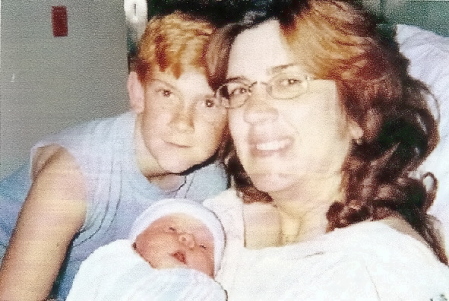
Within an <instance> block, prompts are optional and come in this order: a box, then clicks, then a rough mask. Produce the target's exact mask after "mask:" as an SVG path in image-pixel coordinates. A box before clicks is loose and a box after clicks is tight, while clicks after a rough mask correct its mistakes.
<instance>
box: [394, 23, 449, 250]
mask: <svg viewBox="0 0 449 301" xmlns="http://www.w3.org/2000/svg"><path fill="white" fill-rule="evenodd" d="M396 40H397V42H398V43H399V48H400V51H401V52H402V54H403V55H405V56H406V57H407V58H408V59H409V60H410V66H409V73H410V75H412V76H413V77H414V78H416V79H419V80H421V81H422V82H424V83H425V84H426V85H427V86H428V87H429V89H430V91H431V92H432V93H433V95H434V96H435V98H436V100H437V103H435V102H434V101H431V102H430V105H431V107H432V108H435V106H436V105H437V106H439V116H436V118H437V119H439V130H440V137H441V140H440V142H439V144H438V145H437V147H436V149H435V150H434V151H433V152H432V153H431V154H430V156H429V157H428V158H427V159H426V161H425V162H424V163H423V164H422V165H421V167H420V170H421V171H423V172H426V171H431V172H432V173H433V174H434V175H435V176H436V177H437V179H438V183H439V185H438V191H437V196H436V199H435V202H434V204H433V205H432V207H431V208H430V210H429V213H430V214H432V215H433V216H435V217H437V218H438V219H439V220H440V221H441V222H442V224H443V225H442V226H443V231H444V235H445V237H446V239H445V240H446V251H447V253H448V255H449V37H443V36H439V35H437V34H435V33H433V32H431V31H427V30H423V29H421V28H418V27H415V26H409V25H397V26H396ZM434 112H435V111H434Z"/></svg>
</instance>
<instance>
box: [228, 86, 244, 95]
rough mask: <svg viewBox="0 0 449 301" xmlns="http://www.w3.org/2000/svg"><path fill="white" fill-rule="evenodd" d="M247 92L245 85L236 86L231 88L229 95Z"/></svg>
mask: <svg viewBox="0 0 449 301" xmlns="http://www.w3.org/2000/svg"><path fill="white" fill-rule="evenodd" d="M246 93H248V88H246V87H238V88H234V89H232V91H231V93H229V95H231V96H239V95H242V94H246Z"/></svg>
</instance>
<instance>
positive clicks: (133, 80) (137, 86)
mask: <svg viewBox="0 0 449 301" xmlns="http://www.w3.org/2000/svg"><path fill="white" fill-rule="evenodd" d="M126 87H127V88H128V95H129V104H130V105H131V109H132V110H133V111H134V112H135V113H137V114H139V113H142V111H143V109H144V108H145V89H144V87H143V85H142V83H141V82H140V80H139V77H138V76H137V73H136V72H134V71H131V72H130V73H129V75H128V82H127V84H126Z"/></svg>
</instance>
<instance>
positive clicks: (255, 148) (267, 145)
mask: <svg viewBox="0 0 449 301" xmlns="http://www.w3.org/2000/svg"><path fill="white" fill-rule="evenodd" d="M292 143H293V141H292V139H289V138H283V139H273V140H263V141H262V140H259V141H254V142H252V143H251V152H252V154H253V155H254V156H257V157H267V156H271V155H274V154H281V153H283V152H285V151H287V150H288V149H289V147H290V146H291V145H292Z"/></svg>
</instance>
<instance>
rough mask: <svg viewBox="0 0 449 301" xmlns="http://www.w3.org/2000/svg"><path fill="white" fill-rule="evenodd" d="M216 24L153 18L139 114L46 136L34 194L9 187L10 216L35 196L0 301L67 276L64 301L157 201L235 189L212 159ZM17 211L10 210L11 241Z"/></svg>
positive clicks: (4, 273) (13, 244)
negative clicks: (85, 264) (210, 61)
mask: <svg viewBox="0 0 449 301" xmlns="http://www.w3.org/2000/svg"><path fill="white" fill-rule="evenodd" d="M214 30H215V27H214V26H213V25H212V24H211V23H210V22H207V21H205V20H202V19H199V18H196V17H193V16H189V15H186V14H182V13H179V12H175V13H173V14H170V15H168V16H164V17H155V18H154V19H152V20H151V21H150V22H149V24H148V26H147V30H146V31H145V33H144V35H143V37H142V39H141V41H140V44H139V50H138V57H137V62H136V66H135V72H134V71H133V72H131V73H130V75H129V79H128V92H129V96H130V104H131V108H132V112H128V113H126V114H123V115H121V116H118V117H116V118H110V119H105V120H99V121H94V122H91V123H88V124H84V125H81V126H79V127H76V128H74V129H69V130H67V131H64V132H63V133H61V134H59V135H56V136H53V137H50V138H47V139H45V140H43V141H41V142H39V143H38V144H37V145H36V146H35V147H34V149H33V151H32V170H31V177H32V183H31V188H30V190H29V192H28V196H26V194H24V193H26V192H27V188H28V187H29V185H30V184H26V182H25V183H23V182H20V181H18V180H17V179H18V178H17V177H16V178H15V181H14V180H11V179H7V180H5V181H4V182H3V183H2V187H1V191H2V192H3V193H4V195H3V196H2V199H1V202H2V204H1V207H2V215H3V214H7V213H8V212H16V210H18V208H20V206H21V205H22V202H23V199H25V197H26V200H25V202H24V204H23V208H22V210H21V212H20V215H19V218H18V221H17V226H16V228H15V230H14V233H13V235H12V237H11V240H10V242H9V246H8V249H7V252H6V254H5V256H4V258H3V262H2V266H1V270H0V299H1V300H43V299H45V298H47V296H48V294H49V293H50V290H51V289H52V285H53V282H54V281H55V280H56V277H57V276H58V274H59V278H58V281H57V283H56V284H55V291H56V293H57V294H56V297H58V298H60V299H64V298H65V296H66V295H67V293H68V290H69V289H70V286H71V282H72V280H73V277H74V275H75V273H76V271H77V270H78V268H79V265H80V263H81V261H82V260H84V259H85V258H86V257H87V256H88V255H89V254H90V253H91V252H92V251H93V250H94V249H96V248H98V247H100V246H102V245H105V244H107V243H108V242H110V241H113V240H116V239H121V238H125V237H127V233H128V232H129V228H130V226H131V225H132V221H133V220H134V219H135V218H136V217H137V216H138V215H139V214H140V213H141V212H142V211H143V210H144V209H146V208H147V207H148V206H149V205H150V204H151V203H152V202H154V201H156V200H159V199H163V198H167V197H170V198H172V197H176V198H181V197H187V198H191V199H193V200H196V201H202V200H204V199H205V198H206V197H208V196H212V195H215V194H216V193H218V192H220V191H222V190H224V189H225V188H226V187H227V179H226V177H225V175H224V172H223V170H222V168H221V167H220V166H219V164H215V163H213V161H214V155H215V153H216V151H217V149H218V147H219V145H220V143H221V141H222V139H224V137H223V133H224V129H225V127H226V110H225V109H224V108H222V107H221V106H218V105H217V101H216V99H215V98H214V92H213V90H212V89H211V88H210V87H209V85H208V83H207V79H206V68H205V60H204V55H203V54H204V51H205V47H206V45H207V44H208V42H209V39H210V36H211V34H212V32H213V31H214ZM209 163H210V164H209ZM22 179H24V180H25V181H27V177H26V176H25V177H22ZM11 183H12V185H13V187H12V188H11V186H8V185H10V184H11ZM22 187H25V189H23V188H22ZM10 188H11V189H10ZM14 189H22V190H21V191H22V194H21V193H17V191H16V190H14ZM16 208H17V209H16ZM15 216H16V215H15V214H11V216H5V217H3V216H2V220H1V228H2V229H1V230H2V231H1V233H0V234H1V235H0V237H1V238H2V240H3V241H2V242H1V245H2V246H5V245H7V243H8V241H7V239H8V238H9V235H8V233H10V231H12V228H13V227H14V224H15ZM0 255H1V256H2V257H3V254H0Z"/></svg>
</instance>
